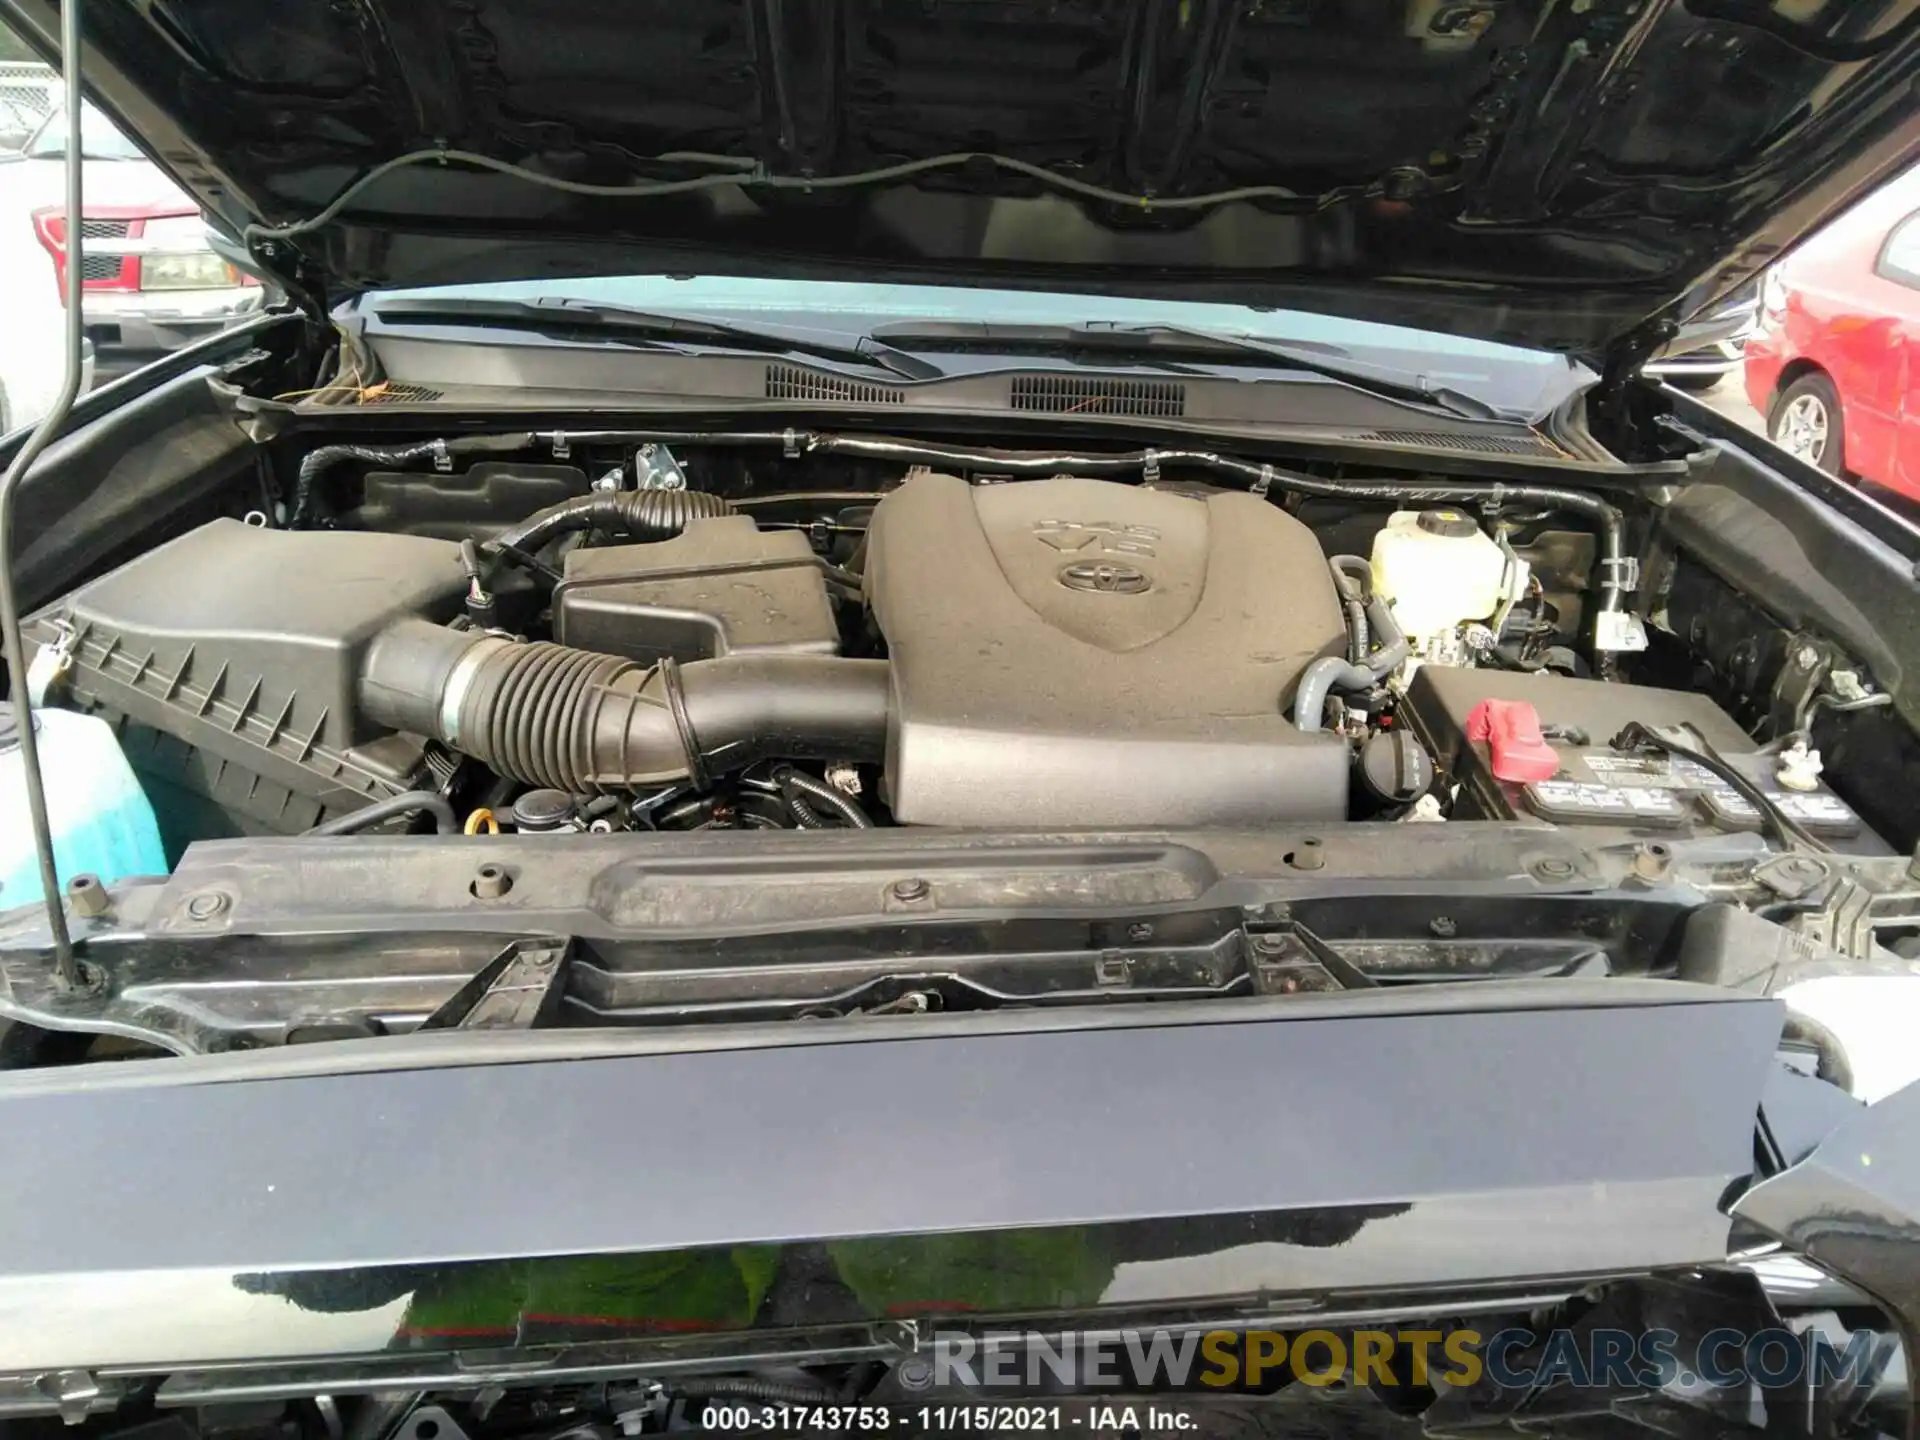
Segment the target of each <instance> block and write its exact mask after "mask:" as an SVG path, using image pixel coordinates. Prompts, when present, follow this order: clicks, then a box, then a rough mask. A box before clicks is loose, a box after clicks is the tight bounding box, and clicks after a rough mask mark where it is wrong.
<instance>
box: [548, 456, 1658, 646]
mask: <svg viewBox="0 0 1920 1440" xmlns="http://www.w3.org/2000/svg"><path fill="white" fill-rule="evenodd" d="M568 439H569V440H571V441H574V442H578V443H583V444H584V443H588V442H602V441H616V440H617V441H620V442H622V443H647V442H656V443H662V444H669V445H670V444H675V443H679V444H702V445H741V446H760V445H768V446H778V447H780V449H781V450H782V451H783V452H784V453H785V454H786V455H788V456H795V457H797V456H800V455H856V456H860V457H862V458H864V459H869V460H891V461H898V462H900V463H901V464H903V465H948V466H956V467H958V468H960V469H964V470H985V471H991V472H992V473H994V474H996V475H1031V476H1036V477H1038V478H1041V479H1046V478H1048V477H1050V476H1054V475H1122V476H1139V475H1141V474H1144V473H1145V472H1146V471H1148V470H1149V469H1159V468H1160V467H1163V466H1168V465H1191V466H1193V467H1194V468H1196V469H1200V470H1211V471H1213V472H1214V473H1215V474H1219V475H1228V476H1231V477H1233V478H1234V479H1236V480H1239V481H1240V482H1242V483H1243V484H1246V485H1248V486H1249V487H1251V488H1253V489H1255V490H1258V491H1260V492H1263V493H1264V492H1265V491H1267V490H1289V491H1292V492H1293V493H1294V494H1296V495H1314V496H1319V497H1322V498H1325V499H1329V500H1385V501H1389V502H1391V503H1393V504H1397V505H1401V506H1405V507H1407V508H1414V507H1417V506H1421V505H1429V504H1433V505H1448V504H1457V505H1482V506H1493V507H1498V506H1503V505H1508V504H1514V505H1535V506H1542V507H1545V508H1547V509H1553V510H1573V511H1577V512H1579V513H1580V514H1583V515H1586V516H1589V517H1591V518H1592V519H1593V520H1594V521H1595V522H1597V523H1598V525H1599V527H1600V570H1601V584H1600V607H1599V608H1600V609H1602V610H1607V611H1612V610H1619V609H1620V608H1621V596H1622V593H1623V592H1622V590H1621V588H1620V580H1621V578H1622V573H1621V572H1622V571H1623V570H1624V569H1625V566H1626V529H1625V523H1624V521H1623V520H1622V519H1621V515H1620V512H1619V511H1618V510H1617V509H1615V508H1614V507H1613V506H1612V505H1609V504H1608V503H1607V502H1606V501H1605V500H1602V499H1601V498H1600V497H1599V496H1598V495H1593V494H1590V493H1588V492H1587V491H1585V490H1570V489H1567V488H1565V487H1564V486H1558V485H1527V484H1521V485H1509V484H1507V483H1506V482H1504V481H1500V480H1439V479H1422V480H1419V481H1415V482H1413V483H1410V484H1400V483H1398V482H1394V481H1385V482H1382V481H1365V480H1322V479H1320V478H1319V477H1317V476H1313V475H1301V474H1299V473H1297V472H1295V471H1292V470H1283V469H1281V468H1279V467H1278V466H1276V465H1267V464H1262V463H1259V462H1256V461H1252V460H1241V459H1239V458H1237V457H1235V456H1232V455H1219V454H1215V453H1214V452H1213V451H1211V450H1157V449H1155V450H1132V451H1116V452H1111V453H1108V454H1104V455H1086V454H1079V453H1075V452H1073V451H1037V450H985V449H981V450H975V449H969V448H965V447H962V446H957V445H930V444H927V443H925V442H924V441H919V440H899V439H894V438H891V437H887V436H877V435H835V434H830V433H826V432H822V431H818V430H750V431H715V432H699V431H660V430H608V431H594V432H585V433H570V434H569V435H568Z"/></svg>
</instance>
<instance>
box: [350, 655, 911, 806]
mask: <svg viewBox="0 0 1920 1440" xmlns="http://www.w3.org/2000/svg"><path fill="white" fill-rule="evenodd" d="M360 700H361V704H362V706H363V707H364V708H365V711H366V713H367V715H368V717H369V718H371V719H373V720H375V721H377V722H379V723H380V724H383V725H390V726H392V727H393V728H395V729H397V730H405V731H408V732H410V733H412V734H416V735H429V736H432V737H434V738H435V739H438V740H441V741H444V742H445V743H446V744H448V745H450V746H452V747H453V748H454V749H456V750H459V751H460V752H461V753H462V754H466V755H471V756H473V757H474V758H475V759H477V760H480V761H482V762H483V763H485V764H487V765H489V766H491V767H492V768H493V769H494V770H496V771H498V772H499V773H500V774H502V775H508V776H511V777H512V778H514V779H516V780H520V781H523V782H525V783H526V784H528V785H538V786H542V787H548V788H551V789H555V790H564V791H566V792H567V793H568V794H570V795H588V794H595V793H599V792H602V791H608V790H629V789H635V788H639V787H642V786H650V785H665V784H673V783H676V782H679V781H682V780H691V781H693V782H694V783H695V784H705V783H706V782H707V781H708V780H709V779H710V778H711V777H712V776H715V775H719V774H724V773H727V772H730V771H734V770H739V769H743V768H745V767H746V766H748V765H751V764H753V763H755V762H756V761H760V760H766V759H772V758H775V757H783V758H790V759H800V760H832V759H845V760H877V759H879V758H880V756H881V754H882V752H883V750H884V749H885V745H886V735H887V665H886V662H885V661H883V660H846V659H841V658H840V657H838V656H831V655H728V656H722V657H721V658H719V659H716V660H696V661H694V662H693V663H691V664H688V665H675V664H673V663H671V662H668V663H664V664H660V665H655V666H652V667H647V666H643V665H638V664H635V663H634V662H633V661H631V660H624V659H621V658H619V657H618V656H613V655H598V654H595V653H593V652H592V651H588V650H576V649H574V648H572V647H571V646H567V645H550V644H547V643H545V642H522V641H513V640H506V639H503V638H501V637H498V636H492V635H475V634H473V633H472V632H470V631H458V630H447V629H443V628H441V627H440V626H437V625H432V624H429V623H428V622H426V621H424V620H405V621H402V622H400V623H399V624H397V625H395V626H393V627H391V628H390V629H389V630H387V631H386V632H385V633H384V634H382V635H381V636H380V637H379V638H378V639H377V640H375V641H374V643H373V646H372V648H371V649H370V650H369V652H368V656H367V663H366V668H365V670H364V671H363V673H362V675H361V680H360Z"/></svg>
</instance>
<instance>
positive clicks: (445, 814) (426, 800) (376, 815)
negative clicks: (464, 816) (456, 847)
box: [307, 790, 460, 835]
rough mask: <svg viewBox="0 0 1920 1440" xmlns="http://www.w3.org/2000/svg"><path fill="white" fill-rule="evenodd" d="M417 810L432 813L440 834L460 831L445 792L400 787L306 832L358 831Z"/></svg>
mask: <svg viewBox="0 0 1920 1440" xmlns="http://www.w3.org/2000/svg"><path fill="white" fill-rule="evenodd" d="M418 811H425V812H426V813H427V814H429V815H431V816H432V817H433V828H434V829H435V830H437V831H438V832H439V833H440V834H442V835H457V834H458V833H459V832H460V819H459V817H458V816H456V815H455V814H454V813H453V806H452V805H450V804H448V803H447V800H446V797H445V796H443V795H436V794H434V793H433V792H432V791H431V790H403V791H401V792H400V793H399V794H398V795H390V796H388V797H387V798H386V799H385V800H376V801H374V802H373V804H371V805H366V806H362V807H361V808H360V809H358V810H349V811H348V812H347V813H346V814H345V815H336V816H335V817H334V818H333V819H331V820H329V821H327V822H326V823H325V824H322V825H316V826H314V827H313V828H312V829H311V830H309V831H307V834H309V835H357V834H358V833H359V832H360V831H362V830H365V829H366V828H367V827H368V826H370V825H378V824H379V823H380V822H381V821H383V820H391V819H393V818H394V817H395V816H398V815H412V814H414V813H416V812H418Z"/></svg>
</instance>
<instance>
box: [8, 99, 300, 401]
mask: <svg viewBox="0 0 1920 1440" xmlns="http://www.w3.org/2000/svg"><path fill="white" fill-rule="evenodd" d="M81 133H82V137H83V139H82V143H83V145H84V146H85V156H84V159H85V166H84V177H83V180H82V184H83V186H84V198H83V206H84V213H83V216H82V220H81V226H80V245H79V251H80V265H81V268H82V276H83V283H84V286H85V305H86V330H87V338H88V339H89V340H90V341H91V342H92V344H93V348H94V352H95V356H96V361H97V365H98V367H99V374H100V377H101V378H102V379H103V380H104V379H109V378H112V377H114V376H116V375H122V374H125V373H127V372H128V371H130V370H134V369H137V368H138V367H139V366H141V365H144V364H146V363H147V362H148V361H150V360H153V359H157V358H158V357H159V356H161V355H164V354H166V353H167V352H168V351H171V350H176V349H178V348H179V347H180V346H182V345H186V344H189V343H191V342H193V341H195V340H199V339H201V338H203V337H205V336H207V335H210V334H213V333H214V332H216V331H218V330H222V329H225V328H226V327H227V326H228V325H231V324H233V323H234V321H235V320H237V319H239V318H241V317H243V316H245V315H247V314H250V313H251V312H252V311H254V310H256V309H258V308H259V306H260V303H261V294H262V292H261V288H260V285H259V283H258V282H257V281H255V280H254V279H253V278H252V277H251V276H248V275H244V274H242V273H241V272H240V271H238V270H236V269H235V268H234V267H233V266H232V265H230V264H228V263H227V262H226V261H225V260H223V259H222V258H221V257H220V256H219V255H216V254H215V253H214V252H213V250H212V249H211V248H210V247H209V245H208V243H207V230H206V223H205V221H204V220H203V219H202V218H201V216H200V212H199V209H198V207H197V206H196V205H195V204H194V203H193V201H192V200H190V199H189V198H188V197H187V196H186V194H185V193H184V192H183V191H181V190H180V188H179V187H178V186H176V185H175V184H174V183H173V182H172V181H171V180H169V179H168V178H167V177H166V176H165V175H163V174H162V173H161V172H160V169H159V167H157V166H156V165H154V163H153V162H152V161H150V160H149V159H147V157H146V156H145V155H144V154H142V153H141V151H140V150H139V149H138V148H137V147H135V146H134V145H133V144H132V143H131V142H130V141H128V140H127V139H126V138H125V137H124V136H122V135H121V134H120V133H119V132H118V131H117V130H115V129H114V128H113V126H112V125H111V124H110V123H109V122H108V121H107V119H106V117H105V116H104V115H101V114H100V113H99V112H97V111H95V110H94V109H93V108H92V107H91V106H87V107H83V118H82V122H81ZM70 134H71V126H70V125H69V124H68V121H67V115H66V111H65V110H64V108H62V109H56V110H55V111H54V112H53V113H52V114H51V115H50V116H48V118H47V119H46V120H45V121H44V122H42V124H41V126H40V128H39V129H38V130H37V131H35V132H34V134H33V136H32V137H31V138H30V139H29V140H28V141H27V143H26V146H25V148H24V149H22V150H21V151H20V152H19V153H18V154H17V155H7V156H0V299H3V300H4V305H5V315H6V324H5V326H4V327H0V328H4V335H3V336H0V387H3V388H4V391H5V395H6V400H5V402H4V403H5V407H6V409H5V420H6V422H7V428H17V427H18V426H20V425H24V424H26V423H28V421H30V420H32V419H34V418H36V417H37V416H38V415H39V414H42V413H44V411H45V409H46V406H47V405H48V404H50V403H51V401H52V399H53V397H54V395H55V394H56V393H57V392H58V390H59V385H60V353H61V352H60V336H61V332H62V324H63V321H62V315H63V310H64V306H65V273H66V266H67V263H68V259H69V256H70V255H71V253H72V250H73V246H72V245H71V243H70V239H69V236H68V235H67V225H66V215H65V213H64V211H65V205H64V200H65V194H66V183H65V178H64V172H65V163H64V162H65V159H66V153H67V144H68V141H69V138H70ZM36 407H38V408H36Z"/></svg>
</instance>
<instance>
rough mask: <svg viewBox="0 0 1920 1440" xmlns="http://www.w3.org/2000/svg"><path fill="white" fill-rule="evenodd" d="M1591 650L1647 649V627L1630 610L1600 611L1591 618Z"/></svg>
mask: <svg viewBox="0 0 1920 1440" xmlns="http://www.w3.org/2000/svg"><path fill="white" fill-rule="evenodd" d="M1593 648H1594V649H1596V650H1644V649H1646V648H1647V627H1646V625H1645V623H1644V622H1642V620H1641V619H1640V617H1639V616H1638V615H1635V614H1634V613H1633V612H1632V611H1630V610H1602V611H1601V612H1600V613H1599V614H1598V615H1596V616H1594V617H1593Z"/></svg>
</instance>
